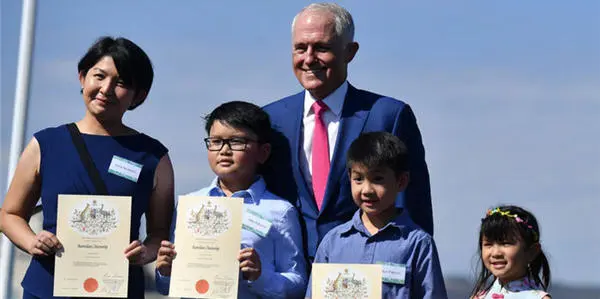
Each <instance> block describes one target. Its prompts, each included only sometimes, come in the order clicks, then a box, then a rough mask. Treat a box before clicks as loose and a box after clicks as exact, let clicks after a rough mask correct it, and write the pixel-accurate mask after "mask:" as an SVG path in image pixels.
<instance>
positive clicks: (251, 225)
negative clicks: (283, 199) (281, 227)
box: [242, 208, 272, 238]
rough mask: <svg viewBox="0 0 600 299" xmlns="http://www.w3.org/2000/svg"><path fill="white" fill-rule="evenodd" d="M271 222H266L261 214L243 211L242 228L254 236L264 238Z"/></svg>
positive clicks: (246, 209) (247, 210) (247, 209)
mask: <svg viewBox="0 0 600 299" xmlns="http://www.w3.org/2000/svg"><path fill="white" fill-rule="evenodd" d="M271 224H272V223H271V221H269V220H267V219H266V218H265V217H263V216H262V215H261V214H259V213H257V212H255V211H253V210H251V209H249V208H245V209H244V216H243V220H242V228H243V229H245V230H249V231H251V232H254V233H255V234H257V235H259V236H261V237H263V238H264V237H266V236H267V234H268V233H269V229H271Z"/></svg>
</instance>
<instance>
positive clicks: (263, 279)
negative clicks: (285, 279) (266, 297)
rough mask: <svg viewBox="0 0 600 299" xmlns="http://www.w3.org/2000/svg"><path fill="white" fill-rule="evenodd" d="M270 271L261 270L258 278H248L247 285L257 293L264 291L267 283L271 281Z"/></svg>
mask: <svg viewBox="0 0 600 299" xmlns="http://www.w3.org/2000/svg"><path fill="white" fill-rule="evenodd" d="M268 276H271V275H270V274H269V273H266V272H261V273H260V276H259V277H258V279H257V280H246V285H247V286H248V288H249V289H250V290H252V292H253V293H255V294H257V293H258V294H261V293H264V291H265V288H266V287H267V284H268V283H269V282H270V279H269V277H268Z"/></svg>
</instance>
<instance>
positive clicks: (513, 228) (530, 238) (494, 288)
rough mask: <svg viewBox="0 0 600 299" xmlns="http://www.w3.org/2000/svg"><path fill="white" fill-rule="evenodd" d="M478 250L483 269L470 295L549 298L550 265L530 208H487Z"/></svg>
mask: <svg viewBox="0 0 600 299" xmlns="http://www.w3.org/2000/svg"><path fill="white" fill-rule="evenodd" d="M479 252H480V254H481V264H480V268H481V271H480V274H479V277H478V280H477V284H476V285H475V288H474V289H473V293H472V297H471V298H473V299H510V298H525V299H548V298H550V294H548V293H546V290H547V289H548V284H549V283H550V266H549V265H548V260H547V259H546V256H545V255H544V252H543V251H542V247H541V245H540V229H539V226H538V223H537V220H536V219H535V217H534V216H533V215H532V214H531V213H530V212H528V211H526V210H524V209H522V208H519V207H515V206H500V207H497V208H495V209H493V210H488V211H487V214H486V217H485V218H484V219H482V221H481V230H480V232H479ZM540 274H541V275H540ZM492 277H493V279H492Z"/></svg>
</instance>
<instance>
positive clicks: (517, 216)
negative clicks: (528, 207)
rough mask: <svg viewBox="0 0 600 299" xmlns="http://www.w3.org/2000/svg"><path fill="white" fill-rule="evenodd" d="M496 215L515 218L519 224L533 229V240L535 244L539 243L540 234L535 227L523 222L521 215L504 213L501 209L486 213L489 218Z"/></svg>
mask: <svg viewBox="0 0 600 299" xmlns="http://www.w3.org/2000/svg"><path fill="white" fill-rule="evenodd" d="M494 214H500V215H502V216H506V217H509V218H513V219H515V221H516V222H517V223H521V224H523V225H525V227H527V228H529V229H531V231H532V232H533V240H534V241H535V242H537V241H538V234H537V232H536V231H535V229H534V228H533V226H531V224H529V223H527V221H525V220H523V218H521V217H519V215H517V214H511V213H510V212H509V211H502V210H500V208H495V209H493V210H487V213H486V215H487V216H492V215H494Z"/></svg>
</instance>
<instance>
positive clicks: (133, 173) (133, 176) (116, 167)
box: [108, 156, 144, 183]
mask: <svg viewBox="0 0 600 299" xmlns="http://www.w3.org/2000/svg"><path fill="white" fill-rule="evenodd" d="M142 167H144V165H142V164H138V163H135V162H133V161H129V160H127V159H125V158H121V157H119V156H113V158H112V161H110V166H109V167H108V172H109V173H112V174H114V175H118V176H120V177H122V178H126V179H128V180H130V181H132V182H134V183H137V180H138V178H139V177H140V173H141V172H142Z"/></svg>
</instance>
